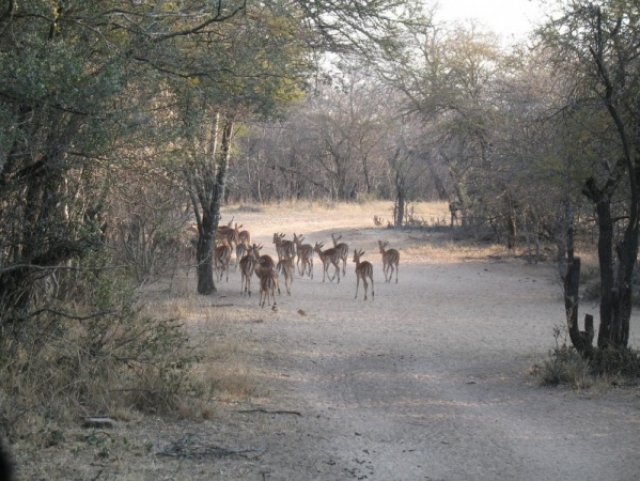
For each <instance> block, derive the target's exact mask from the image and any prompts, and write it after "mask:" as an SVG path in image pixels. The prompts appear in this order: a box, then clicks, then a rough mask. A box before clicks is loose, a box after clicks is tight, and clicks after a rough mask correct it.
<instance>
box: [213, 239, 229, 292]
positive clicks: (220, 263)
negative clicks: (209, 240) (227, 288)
mask: <svg viewBox="0 0 640 481" xmlns="http://www.w3.org/2000/svg"><path fill="white" fill-rule="evenodd" d="M231 251H232V249H231V246H230V245H229V244H228V243H227V242H226V241H225V240H223V242H222V243H221V244H220V245H219V246H217V247H216V250H215V253H214V261H215V266H216V272H218V281H222V274H223V273H225V272H226V281H227V282H229V262H230V261H231Z"/></svg>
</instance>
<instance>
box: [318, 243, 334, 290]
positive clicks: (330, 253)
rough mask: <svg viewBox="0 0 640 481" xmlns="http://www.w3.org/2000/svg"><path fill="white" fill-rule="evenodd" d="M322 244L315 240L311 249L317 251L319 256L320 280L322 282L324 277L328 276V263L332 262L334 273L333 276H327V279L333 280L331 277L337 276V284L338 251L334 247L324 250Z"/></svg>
mask: <svg viewBox="0 0 640 481" xmlns="http://www.w3.org/2000/svg"><path fill="white" fill-rule="evenodd" d="M323 246H324V244H323V243H322V242H316V245H315V247H314V248H313V250H314V251H315V252H317V253H318V255H319V256H320V260H321V261H322V282H324V278H325V276H326V277H329V265H330V264H333V266H334V267H335V274H334V275H333V277H329V281H331V282H333V279H334V278H335V277H336V275H337V276H338V284H340V253H339V252H338V250H337V249H336V248H334V247H332V248H330V249H327V250H326V251H323V250H322V247H323Z"/></svg>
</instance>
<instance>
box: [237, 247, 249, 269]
mask: <svg viewBox="0 0 640 481" xmlns="http://www.w3.org/2000/svg"><path fill="white" fill-rule="evenodd" d="M250 253H251V245H250V244H249V243H247V242H238V245H236V269H238V266H239V265H240V261H241V260H242V259H243V258H244V256H246V255H247V254H250Z"/></svg>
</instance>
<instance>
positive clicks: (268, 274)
mask: <svg viewBox="0 0 640 481" xmlns="http://www.w3.org/2000/svg"><path fill="white" fill-rule="evenodd" d="M257 272H258V269H256V273H257ZM258 277H259V278H260V307H264V305H265V303H266V302H268V300H269V296H271V298H272V299H273V308H274V309H275V307H276V293H275V289H276V287H277V288H278V293H280V285H279V284H278V273H277V272H276V270H275V269H274V268H270V269H265V270H264V271H262V272H261V273H260V274H258Z"/></svg>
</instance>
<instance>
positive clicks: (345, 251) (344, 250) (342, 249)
mask: <svg viewBox="0 0 640 481" xmlns="http://www.w3.org/2000/svg"><path fill="white" fill-rule="evenodd" d="M340 239H342V236H341V235H339V236H338V237H336V236H335V235H333V234H331V240H333V247H334V248H336V249H337V250H338V252H339V253H340V259H342V275H346V273H347V257H348V256H349V246H348V245H347V244H345V243H344V242H340V243H339V244H338V241H339V240H340Z"/></svg>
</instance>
